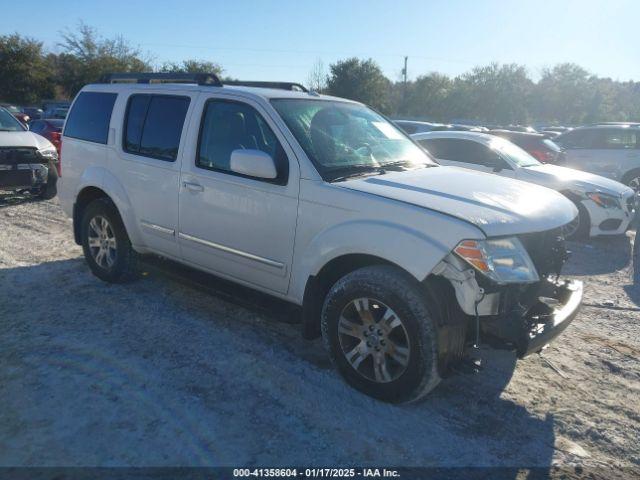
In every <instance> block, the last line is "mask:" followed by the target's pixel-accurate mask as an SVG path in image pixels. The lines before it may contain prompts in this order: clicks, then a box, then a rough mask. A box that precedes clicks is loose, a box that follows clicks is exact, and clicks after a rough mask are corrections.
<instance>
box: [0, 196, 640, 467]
mask: <svg viewBox="0 0 640 480" xmlns="http://www.w3.org/2000/svg"><path fill="white" fill-rule="evenodd" d="M633 239H634V235H633V234H632V233H629V234H628V235H627V236H626V237H621V238H612V239H603V240H594V241H592V242H590V243H589V244H572V245H571V249H572V250H573V256H572V258H571V260H570V262H569V264H568V266H567V268H566V271H567V273H568V274H569V275H571V276H573V277H576V278H580V279H583V280H584V281H585V283H586V293H585V304H586V305H585V307H584V308H583V310H582V312H581V313H580V315H579V316H578V318H577V319H576V320H575V322H574V323H573V324H572V325H571V326H570V327H569V328H568V329H567V331H566V332H565V333H564V334H563V336H562V337H560V338H559V339H558V341H556V342H555V343H554V344H553V345H552V346H551V347H549V348H548V349H547V350H546V351H545V352H544V354H543V356H538V355H535V356H532V357H529V358H528V359H526V360H524V361H520V362H518V363H517V364H516V362H515V358H514V356H513V355H512V354H511V353H508V352H493V351H486V359H487V360H486V368H485V369H484V370H483V371H482V372H481V373H479V374H476V375H457V376H453V377H451V378H448V379H446V380H445V381H443V383H442V384H441V385H440V386H439V387H438V388H437V389H436V391H435V392H433V393H432V394H431V395H430V396H429V397H428V398H427V399H426V400H425V401H423V402H422V403H419V404H417V405H410V406H391V405H387V404H384V403H380V402H377V401H375V400H372V399H370V398H368V397H366V396H363V395H361V394H360V393H358V392H356V391H354V390H352V389H350V388H349V387H347V386H346V385H345V384H344V383H343V382H342V381H341V380H340V378H339V377H338V375H337V374H336V373H335V372H334V371H333V370H332V369H331V366H330V364H329V362H328V359H327V357H326V356H325V354H324V351H323V350H322V345H321V342H320V341H318V340H316V341H313V342H308V341H305V340H303V339H302V338H301V337H300V335H299V328H298V326H297V325H293V324H292V322H291V321H290V320H291V318H292V316H291V315H290V314H289V313H290V312H289V311H288V310H287V308H286V306H285V305H283V304H281V303H280V302H276V301H271V300H268V299H266V298H264V297H262V296H261V295H257V294H253V293H251V292H249V291H247V290H245V289H242V288H238V287H230V286H229V285H228V284H227V283H226V282H221V281H219V280H216V279H213V278H212V277H209V276H207V275H189V274H188V272H187V271H186V270H185V269H180V268H173V267H174V266H173V265H171V264H169V263H167V262H161V261H160V262H158V261H154V262H150V263H149V264H147V266H146V268H145V275H144V276H143V278H142V279H141V280H139V281H138V282H136V283H133V284H130V285H125V286H120V285H108V284H105V283H102V282H101V281H100V280H98V279H97V278H95V277H94V276H92V275H91V274H90V273H89V270H88V268H87V267H86V266H85V263H84V261H83V259H82V258H81V249H80V248H79V247H78V246H77V245H75V244H74V242H73V239H72V234H71V222H70V221H69V220H68V219H66V218H65V217H64V215H63V213H62V211H61V210H60V208H59V207H58V205H57V203H56V201H55V200H54V201H52V202H31V201H29V200H28V199H22V198H20V197H2V198H0V329H1V331H2V344H1V347H2V348H1V349H0V465H1V466H123V465H127V466H129V465H135V466H167V465H171V466H176V465H209V466H211V465H215V466H224V465H236V466H237V465H256V466H291V465H313V466H330V465H332V466H338V465H341V466H346V465H354V464H355V465H378V466H400V465H403V466H437V467H448V466H504V467H519V466H529V467H543V468H545V469H552V466H553V465H562V466H564V467H566V468H570V469H571V470H570V471H571V472H573V473H574V474H576V473H575V472H578V473H579V472H581V471H582V472H584V471H586V470H587V469H591V470H593V469H595V470H596V471H599V472H603V471H604V472H607V473H606V475H604V476H605V477H608V478H611V477H612V476H619V477H620V478H623V477H624V478H629V477H634V476H640V442H638V439H639V438H640V426H639V425H640V336H639V335H638V321H639V320H640V311H639V309H638V305H639V304H640V285H639V283H640V282H639V280H640V275H638V276H635V278H634V270H633V263H634V262H633V259H634V255H633V253H632V252H633ZM634 280H635V281H634ZM580 468H584V469H585V470H580ZM576 475H577V474H576Z"/></svg>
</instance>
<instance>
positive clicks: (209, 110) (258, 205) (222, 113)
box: [178, 96, 299, 293]
mask: <svg viewBox="0 0 640 480" xmlns="http://www.w3.org/2000/svg"><path fill="white" fill-rule="evenodd" d="M198 103H199V104H198V106H197V107H196V112H195V113H194V115H195V117H194V119H198V118H199V122H200V127H199V128H192V129H191V131H192V136H191V137H190V141H189V142H188V143H189V145H190V146H191V147H192V151H191V152H190V153H189V154H187V155H185V157H184V158H183V164H182V172H181V178H180V194H179V197H180V205H179V209H180V226H179V233H178V242H179V244H180V249H181V253H182V258H183V259H184V260H185V261H186V262H188V263H190V264H193V265H194V266H199V267H204V268H206V269H207V270H210V271H213V272H216V273H218V274H220V275H222V276H225V277H229V278H231V279H234V280H239V281H241V282H243V283H248V284H251V285H256V286H259V287H262V288H264V289H267V290H271V291H274V292H279V293H286V291H287V288H288V282H289V275H290V273H291V262H292V258H293V245H294V239H295V228H296V218H297V211H298V189H299V168H298V163H297V161H296V159H295V157H294V154H293V152H292V151H291V149H290V147H289V146H288V144H287V143H286V141H285V139H284V138H283V137H282V136H281V135H279V134H278V133H275V132H277V128H275V126H274V124H273V123H272V121H271V120H270V119H269V116H268V114H267V113H266V111H265V110H264V109H263V107H262V106H260V105H259V104H257V103H252V102H249V101H247V100H239V99H238V100H235V99H230V98H228V97H227V98H224V99H223V98H215V97H210V98H206V97H205V96H203V97H202V98H201V99H200V100H199V102H198ZM238 149H257V150H262V151H264V152H266V153H268V154H269V155H271V157H272V158H273V159H274V160H275V162H276V165H277V171H278V176H277V178H276V179H274V180H265V179H259V178H251V177H248V176H246V175H241V174H237V173H234V172H232V171H231V168H230V158H231V153H232V152H233V151H234V150H238Z"/></svg>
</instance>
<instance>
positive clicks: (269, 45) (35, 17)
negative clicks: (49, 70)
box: [0, 0, 640, 82]
mask: <svg viewBox="0 0 640 480" xmlns="http://www.w3.org/2000/svg"><path fill="white" fill-rule="evenodd" d="M0 4H1V5H2V6H1V8H0V10H1V15H0V35H3V34H9V33H14V32H19V33H21V34H23V35H27V36H30V37H33V38H36V39H38V40H41V41H43V42H44V46H45V48H46V49H47V50H51V51H54V52H56V51H59V46H58V45H57V44H58V42H59V41H60V32H61V31H64V30H65V29H71V30H73V29H74V27H76V26H77V25H78V23H79V22H84V23H86V24H87V25H90V26H92V27H95V28H96V29H97V30H98V32H99V33H100V34H101V35H102V36H104V37H114V36H117V35H122V36H123V37H125V38H126V39H127V40H129V42H130V43H131V44H132V45H133V46H136V47H139V48H140V49H141V50H142V51H143V52H145V53H148V54H149V55H150V56H151V58H152V59H153V61H154V63H155V64H157V65H160V64H162V63H164V62H173V61H180V60H182V59H187V58H194V59H199V60H210V61H215V62H217V63H219V64H221V65H222V67H223V68H224V73H225V74H226V75H229V76H231V77H234V78H239V79H242V80H282V81H297V82H306V80H307V78H308V76H309V73H310V71H311V70H312V68H313V66H314V64H316V62H318V61H319V60H320V61H321V62H322V63H323V64H324V65H325V68H326V69H328V66H329V65H330V64H331V63H334V62H336V61H337V60H340V59H344V58H348V57H353V56H356V57H360V58H372V59H374V60H375V61H376V62H377V63H378V64H379V65H380V67H381V68H382V70H383V72H384V73H385V75H386V76H387V77H389V78H390V79H391V80H398V79H400V77H401V70H402V64H403V61H404V56H408V76H409V78H410V79H414V78H416V77H417V76H419V75H423V74H427V73H429V72H432V71H437V72H441V73H445V74H448V75H452V76H455V75H459V74H461V73H464V72H465V71H468V70H470V69H471V68H473V67H474V66H479V65H487V64H489V63H491V62H499V63H512V62H513V63H518V64H522V65H525V66H526V67H527V68H528V69H529V72H530V74H531V76H532V77H533V78H534V79H536V78H538V77H539V76H540V73H541V72H542V70H543V69H544V68H545V67H549V66H553V65H554V64H557V63H560V62H574V63H577V64H579V65H581V66H583V67H584V68H586V69H587V70H589V71H590V72H592V73H594V74H597V75H599V76H604V77H611V78H614V79H617V80H636V81H640V48H638V39H637V37H636V35H635V33H636V32H637V23H638V19H639V18H640V1H639V0H606V1H603V0H555V1H548V0H537V1H528V0H519V1H507V0H484V1H479V0H465V1H463V0H449V1H444V0H442V1H435V0H396V1H382V0H342V1H339V0H319V1H309V0H297V1H295V0H270V1H267V0H263V1H258V0H253V1H249V0H223V1H218V0H174V1H162V0H109V1H97V0H56V1H55V2H54V3H51V1H50V0H48V1H41V0H28V1H27V0H17V1H16V0H0Z"/></svg>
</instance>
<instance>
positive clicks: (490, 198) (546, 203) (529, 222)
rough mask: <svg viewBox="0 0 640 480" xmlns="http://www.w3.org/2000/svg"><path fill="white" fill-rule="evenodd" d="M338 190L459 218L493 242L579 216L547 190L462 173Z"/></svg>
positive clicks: (385, 178)
mask: <svg viewBox="0 0 640 480" xmlns="http://www.w3.org/2000/svg"><path fill="white" fill-rule="evenodd" d="M337 185H340V186H342V187H344V188H349V189H351V190H357V191H361V192H366V193H369V194H373V195H378V196H381V197H386V198H390V199H393V200H398V201H401V202H404V203H409V204H412V205H416V206H419V207H423V208H428V209H429V210H435V211H438V212H441V213H444V214H446V215H450V216H454V217H456V218H459V219H461V220H465V221H467V222H470V223H472V224H474V225H476V226H477V227H478V228H480V229H481V230H482V231H483V232H484V233H485V235H487V236H488V237H494V236H500V235H516V234H521V233H531V232H541V231H545V230H550V229H553V228H557V227H560V226H562V225H566V224H567V223H569V222H570V221H571V220H573V218H575V216H576V215H577V213H578V211H577V209H576V207H575V206H574V205H573V203H571V202H570V201H569V200H567V199H566V198H565V197H564V196H563V195H561V194H559V193H557V192H554V191H552V190H549V189H547V188H544V187H539V186H537V185H533V184H531V183H525V182H521V181H519V180H513V179H510V178H503V177H499V176H497V175H492V174H487V173H482V172H474V171H472V170H466V169H462V168H458V167H432V168H424V169H420V170H410V171H404V172H390V173H387V174H385V175H380V176H375V177H366V178H359V179H353V180H347V181H344V182H340V183H338V184H337Z"/></svg>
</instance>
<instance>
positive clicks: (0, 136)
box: [0, 131, 54, 149]
mask: <svg viewBox="0 0 640 480" xmlns="http://www.w3.org/2000/svg"><path fill="white" fill-rule="evenodd" d="M6 147H23V148H24V147H30V148H37V149H43V148H47V147H51V148H54V147H53V145H52V144H51V142H49V140H47V139H46V138H44V137H42V136H40V135H38V134H35V133H33V132H28V131H24V132H0V148H6Z"/></svg>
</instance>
